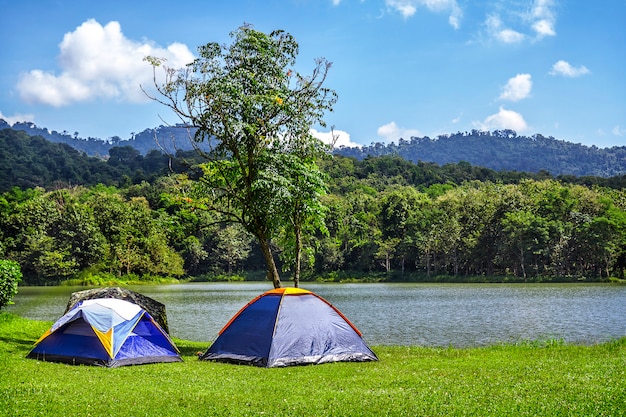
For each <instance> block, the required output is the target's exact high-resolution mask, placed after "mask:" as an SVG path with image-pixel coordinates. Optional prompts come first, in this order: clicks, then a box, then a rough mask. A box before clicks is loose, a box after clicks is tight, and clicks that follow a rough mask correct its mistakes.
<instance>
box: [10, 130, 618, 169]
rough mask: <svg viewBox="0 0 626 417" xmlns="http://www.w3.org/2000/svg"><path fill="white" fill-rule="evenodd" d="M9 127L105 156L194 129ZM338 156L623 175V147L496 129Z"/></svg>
mask: <svg viewBox="0 0 626 417" xmlns="http://www.w3.org/2000/svg"><path fill="white" fill-rule="evenodd" d="M5 128H6V129H9V128H10V129H13V130H16V131H23V132H25V133H27V134H28V135H31V136H41V137H43V138H45V139H47V140H49V141H51V142H60V143H65V144H68V145H70V146H71V147H73V148H75V149H77V150H79V151H80V152H84V153H86V154H87V155H89V156H95V157H101V158H104V157H106V156H107V155H108V153H109V150H110V149H111V148H114V147H122V146H130V147H132V148H134V149H136V150H138V151H139V153H140V154H141V155H143V156H145V155H148V154H149V153H150V152H152V151H159V152H162V151H165V152H166V153H168V154H176V153H177V152H179V151H182V152H187V151H190V150H192V149H193V146H192V144H191V143H190V141H189V138H190V137H193V136H194V134H195V133H196V129H186V128H184V127H183V126H180V125H175V126H158V127H157V128H150V129H145V130H143V131H141V132H137V133H135V132H131V136H130V137H129V138H126V139H122V138H120V137H118V136H114V137H111V138H107V141H104V140H101V139H97V138H87V139H83V138H80V137H79V136H78V132H74V134H73V135H71V134H70V133H69V132H56V131H52V132H50V131H48V129H46V128H41V127H38V126H36V125H34V124H33V123H26V122H23V123H16V124H14V125H13V126H10V125H9V124H8V123H7V122H6V121H4V120H2V119H0V130H3V129H5ZM335 153H336V154H337V155H342V156H347V157H351V158H355V159H357V160H363V159H366V158H376V157H381V156H400V157H402V158H403V159H405V160H407V161H410V162H413V163H416V164H417V163H427V164H428V163H434V164H437V165H440V166H443V165H447V164H457V163H460V162H468V163H470V164H471V165H473V166H479V167H484V168H486V169H491V170H495V171H506V172H514V171H517V172H521V173H524V172H527V173H540V172H541V171H544V172H546V173H549V174H550V175H552V176H554V177H560V176H574V177H589V178H596V177H600V178H611V177H622V180H623V177H624V176H626V146H615V147H612V148H598V147H596V146H585V145H582V144H580V143H572V142H567V141H565V140H559V139H556V138H554V137H552V136H544V135H541V134H535V135H532V136H524V135H518V134H517V133H516V132H515V131H513V130H509V129H505V130H495V131H492V132H490V131H481V130H472V131H471V132H457V133H453V134H446V135H439V136H437V137H436V138H430V137H428V136H425V137H411V138H409V139H406V138H399V139H398V143H393V142H392V143H387V144H386V143H380V142H373V143H372V144H370V145H368V146H363V147H360V148H357V147H340V148H338V149H336V150H335Z"/></svg>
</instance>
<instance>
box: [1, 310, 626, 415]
mask: <svg viewBox="0 0 626 417" xmlns="http://www.w3.org/2000/svg"><path fill="white" fill-rule="evenodd" d="M50 325H51V323H47V322H40V321H32V320H26V319H23V318H20V317H16V316H13V315H9V314H2V313H0V416H5V415H6V416H27V417H34V416H64V417H68V416H124V417H133V416H159V417H166V416H177V417H185V416H202V417H206V416H255V415H262V416H299V417H301V416H411V417H413V416H470V415H471V416H494V415H497V416H500V415H502V416H568V415H572V416H574V415H575V416H626V338H623V339H621V340H617V341H614V342H609V343H604V344H600V345H594V346H579V345H569V344H563V343H560V342H558V341H548V342H545V343H540V342H529V343H524V344H518V345H502V346H500V345H498V346H492V347H487V348H470V349H452V348H449V349H446V348H425V347H398V346H394V347H390V346H373V350H374V351H375V352H376V354H377V355H378V356H379V358H380V361H378V362H370V363H336V364H325V365H317V366H305V367H290V368H282V369H262V368H255V367H249V366H238V365H230V364H221V363H211V362H204V361H202V362H201V361H198V360H197V358H196V356H195V353H196V352H197V351H204V350H206V348H208V346H207V344H206V343H196V342H189V341H184V340H176V343H177V346H178V347H179V349H181V351H182V353H183V356H184V362H182V363H165V364H152V365H142V366H133V367H122V368H116V369H107V368H100V367H88V366H70V365H64V364H57V363H48V362H39V361H36V360H32V359H26V358H25V355H26V354H27V353H28V351H29V350H30V348H31V347H32V344H33V343H34V341H35V340H36V339H38V338H39V336H40V335H41V334H42V333H43V332H44V331H45V330H47V329H48V327H49V326H50Z"/></svg>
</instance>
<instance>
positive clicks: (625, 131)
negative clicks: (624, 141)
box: [611, 125, 626, 136]
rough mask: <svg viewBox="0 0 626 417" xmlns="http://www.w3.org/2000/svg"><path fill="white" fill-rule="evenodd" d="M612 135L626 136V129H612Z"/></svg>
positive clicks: (616, 127) (619, 127) (617, 127)
mask: <svg viewBox="0 0 626 417" xmlns="http://www.w3.org/2000/svg"><path fill="white" fill-rule="evenodd" d="M611 133H613V134H614V135H615V136H624V135H626V128H623V127H621V126H620V125H617V126H615V127H614V128H613V129H611Z"/></svg>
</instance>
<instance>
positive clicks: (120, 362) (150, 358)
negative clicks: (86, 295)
mask: <svg viewBox="0 0 626 417" xmlns="http://www.w3.org/2000/svg"><path fill="white" fill-rule="evenodd" d="M28 357H29V358H33V359H39V360H43V361H51V362H64V363H70V364H85V365H100V366H106V367H111V368H113V367H118V366H124V365H139V364H144V363H154V362H179V361H182V359H181V357H180V355H179V352H178V349H177V348H176V346H175V345H174V343H173V342H172V340H171V339H170V338H169V336H168V335H167V333H166V332H165V331H164V330H163V329H162V328H161V326H159V324H158V323H157V322H156V321H155V320H154V319H153V318H152V316H150V314H149V313H148V312H146V311H145V310H144V309H143V308H141V307H140V306H138V305H137V304H134V303H130V302H128V301H124V300H119V299H115V298H98V299H92V300H84V301H81V302H79V303H77V304H76V305H75V306H74V307H73V308H72V309H71V310H70V311H68V312H67V313H66V314H64V315H63V316H62V317H61V318H60V319H59V320H57V321H56V322H55V323H54V324H53V325H52V327H51V328H50V329H49V330H48V331H47V332H46V333H44V334H43V335H42V336H41V337H40V338H39V340H38V341H37V342H36V343H35V347H34V348H33V349H32V350H31V351H30V353H29V354H28Z"/></svg>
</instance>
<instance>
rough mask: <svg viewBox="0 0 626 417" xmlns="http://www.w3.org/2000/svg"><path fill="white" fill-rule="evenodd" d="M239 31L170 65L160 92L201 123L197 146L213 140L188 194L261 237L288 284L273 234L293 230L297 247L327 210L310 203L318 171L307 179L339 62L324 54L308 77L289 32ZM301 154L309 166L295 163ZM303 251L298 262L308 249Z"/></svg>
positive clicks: (271, 264)
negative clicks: (315, 129)
mask: <svg viewBox="0 0 626 417" xmlns="http://www.w3.org/2000/svg"><path fill="white" fill-rule="evenodd" d="M231 37H232V39H233V42H232V44H230V45H222V44H219V43H216V42H212V43H208V44H206V45H204V46H201V47H199V48H198V53H199V58H197V59H196V60H195V61H194V62H193V63H192V64H190V65H188V66H187V67H186V68H184V69H182V70H176V69H170V68H165V77H166V78H165V82H164V84H162V85H156V88H157V91H158V92H159V96H158V97H155V98H154V99H155V100H156V101H158V102H160V103H162V104H164V105H165V106H167V107H169V108H170V109H171V110H173V111H174V113H175V114H176V115H177V116H178V117H179V118H180V119H181V120H182V121H184V124H185V126H186V127H189V128H192V129H194V132H195V133H194V138H193V139H194V141H195V142H196V143H202V142H204V143H205V144H208V146H209V149H208V150H206V149H204V148H202V147H200V146H198V148H197V150H198V152H199V154H200V155H201V156H203V157H205V158H206V159H207V160H208V162H207V163H205V164H203V165H202V170H203V173H202V175H201V177H200V178H199V179H198V180H196V179H195V178H194V179H192V180H191V181H185V185H186V187H185V189H184V191H185V192H186V193H187V195H188V197H187V198H191V199H192V200H193V201H194V204H195V206H196V207H199V208H204V209H208V210H211V211H213V212H216V213H219V215H220V216H221V219H220V220H221V221H224V222H232V223H237V224H240V225H242V226H243V228H244V229H245V230H246V231H247V232H248V233H249V234H251V235H252V236H254V237H255V238H256V240H257V242H258V244H259V246H260V249H261V252H262V253H263V257H264V259H265V264H266V267H267V273H268V279H270V280H272V281H273V284H274V286H275V287H279V286H281V282H280V276H279V274H278V269H277V266H276V262H275V259H274V254H273V250H272V247H271V241H272V240H273V239H276V238H277V237H278V234H279V231H281V230H288V231H292V232H293V234H294V235H295V236H296V237H295V238H294V240H295V241H297V242H298V244H297V245H296V246H297V247H298V245H300V242H299V240H298V239H299V237H298V233H300V232H301V230H302V228H303V227H304V226H305V224H307V223H308V224H312V223H314V222H315V221H314V220H311V219H315V218H319V216H320V215H321V214H320V212H319V211H315V210H307V209H305V208H307V207H312V206H313V205H314V204H316V201H317V194H316V193H312V192H311V191H310V190H309V189H307V187H308V186H309V183H308V182H307V181H306V179H307V178H310V177H312V175H311V176H309V177H307V174H309V172H310V171H311V165H306V163H310V164H312V163H314V162H315V160H316V158H317V157H318V156H319V155H321V154H322V153H323V147H322V145H321V144H320V142H319V141H318V140H317V139H315V138H314V137H313V136H312V135H311V133H310V129H311V127H312V126H313V125H315V124H321V125H324V121H323V115H324V112H325V111H327V110H331V109H332V106H333V104H334V102H335V100H336V95H335V93H334V91H332V90H329V89H327V88H325V87H323V86H322V85H323V83H324V81H325V79H326V74H327V72H328V69H329V68H330V63H329V62H327V61H326V60H323V59H320V60H317V61H316V66H315V68H314V70H313V73H312V74H311V75H310V76H303V75H301V74H299V73H297V72H296V71H295V70H294V69H293V68H292V67H293V66H294V65H295V61H296V56H297V53H298V44H297V42H296V41H295V39H294V38H293V36H291V35H290V34H288V33H285V32H283V31H280V30H277V31H273V32H271V33H269V34H266V33H263V32H260V31H257V30H254V29H253V28H252V27H251V26H243V27H240V28H239V29H238V30H236V31H234V32H232V33H231ZM146 60H147V61H148V62H149V63H150V64H151V65H153V67H154V68H155V71H156V68H157V67H159V66H162V65H163V64H164V63H163V60H162V59H159V58H158V57H156V58H155V57H148V58H147V59H146ZM155 79H156V77H155ZM296 158H299V159H301V160H303V162H304V164H297V163H294V161H296ZM302 178H304V179H305V180H304V183H302V182H300V181H299V179H302ZM290 225H293V226H294V227H293V228H291V227H290ZM298 249H299V247H298ZM295 257H296V263H298V262H299V252H297V255H296V256H295ZM298 265H299V264H298ZM298 269H299V267H298Z"/></svg>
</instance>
